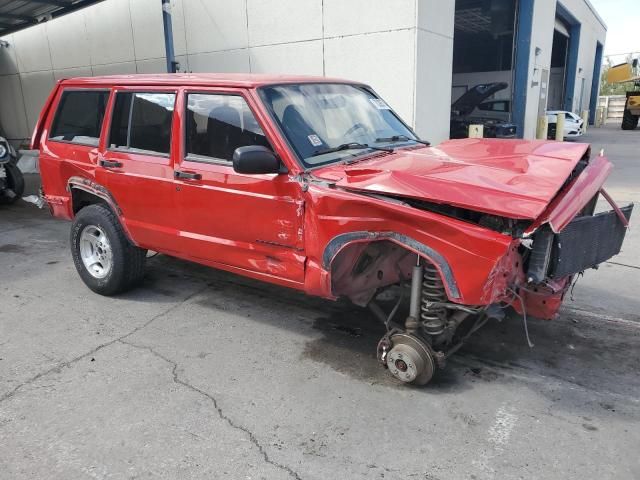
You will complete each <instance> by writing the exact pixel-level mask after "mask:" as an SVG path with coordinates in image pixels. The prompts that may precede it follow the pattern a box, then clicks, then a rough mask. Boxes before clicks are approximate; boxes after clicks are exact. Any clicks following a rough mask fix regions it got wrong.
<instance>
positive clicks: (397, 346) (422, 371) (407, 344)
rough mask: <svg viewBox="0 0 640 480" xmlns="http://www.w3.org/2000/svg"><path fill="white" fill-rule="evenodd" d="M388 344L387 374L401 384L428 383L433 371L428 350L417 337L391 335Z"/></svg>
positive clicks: (431, 359) (402, 334)
mask: <svg viewBox="0 0 640 480" xmlns="http://www.w3.org/2000/svg"><path fill="white" fill-rule="evenodd" d="M390 342H391V345H392V348H391V350H390V351H389V353H388V354H387V356H386V365H387V368H388V369H389V372H391V374H392V375H393V376H394V377H396V378H397V379H398V380H400V381H402V382H406V383H414V384H416V385H424V384H426V383H428V382H429V380H431V378H432V377H433V372H434V370H435V365H434V361H433V355H432V354H431V350H430V348H429V347H428V346H427V345H425V344H424V343H423V342H422V341H421V340H420V339H418V338H417V337H414V336H413V335H408V334H405V333H399V334H396V335H392V336H391V338H390Z"/></svg>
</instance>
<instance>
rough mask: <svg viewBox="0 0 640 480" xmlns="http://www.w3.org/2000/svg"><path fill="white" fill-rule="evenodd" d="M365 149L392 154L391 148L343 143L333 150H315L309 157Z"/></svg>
mask: <svg viewBox="0 0 640 480" xmlns="http://www.w3.org/2000/svg"><path fill="white" fill-rule="evenodd" d="M367 148H370V149H371V150H380V151H382V152H393V148H391V147H374V146H371V145H367V144H366V143H357V142H351V143H343V144H341V145H338V146H337V147H333V148H325V149H324V150H317V151H315V152H313V155H311V157H317V156H318V155H324V154H325V153H333V152H340V151H342V150H365V149H367Z"/></svg>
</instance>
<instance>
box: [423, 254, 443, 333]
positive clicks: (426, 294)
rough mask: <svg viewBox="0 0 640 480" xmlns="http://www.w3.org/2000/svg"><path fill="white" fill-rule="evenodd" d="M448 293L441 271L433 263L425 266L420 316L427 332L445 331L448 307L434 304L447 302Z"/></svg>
mask: <svg viewBox="0 0 640 480" xmlns="http://www.w3.org/2000/svg"><path fill="white" fill-rule="evenodd" d="M446 301H447V294H446V292H445V290H444V284H443V283H442V278H440V272H438V270H437V269H436V268H435V267H434V266H433V264H431V263H427V264H425V265H424V266H423V278H422V294H421V297H420V318H421V319H422V324H423V326H424V327H425V330H426V331H427V333H429V334H431V335H439V334H440V333H442V332H443V331H444V327H445V316H446V309H445V307H443V306H434V305H432V303H433V302H446Z"/></svg>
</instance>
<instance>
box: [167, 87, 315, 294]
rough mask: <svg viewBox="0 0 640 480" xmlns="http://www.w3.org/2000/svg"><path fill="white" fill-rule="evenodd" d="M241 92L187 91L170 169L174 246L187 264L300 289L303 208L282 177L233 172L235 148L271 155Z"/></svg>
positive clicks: (295, 189) (297, 192)
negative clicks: (175, 208)
mask: <svg viewBox="0 0 640 480" xmlns="http://www.w3.org/2000/svg"><path fill="white" fill-rule="evenodd" d="M250 101H251V100H250V99H249V98H248V97H246V96H244V95H243V92H242V91H234V90H227V91H219V90H214V89H208V90H197V91H196V90H187V91H185V92H184V96H183V97H182V98H181V102H180V103H179V106H178V107H177V108H180V111H181V113H182V115H181V117H182V123H183V125H182V132H183V135H184V137H183V138H184V140H183V141H182V142H181V146H182V153H181V155H180V158H179V159H178V161H179V163H176V167H175V176H176V178H175V182H176V183H175V185H176V190H177V192H176V198H177V201H178V204H179V218H180V222H181V233H180V234H181V238H182V240H183V248H184V249H185V251H186V252H187V254H188V256H189V257H190V258H192V259H194V260H196V261H198V260H199V261H203V260H204V261H205V262H208V263H212V264H217V265H220V266H222V267H224V266H227V267H229V268H230V269H232V270H239V271H245V272H254V273H255V274H258V275H266V276H269V277H272V278H274V280H276V279H280V280H281V281H284V282H285V283H287V282H295V283H301V282H303V281H304V261H305V257H304V253H303V250H302V238H303V235H302V225H303V224H302V220H303V210H304V209H303V204H302V200H301V195H302V192H301V188H300V184H299V183H298V182H296V181H294V180H293V179H292V178H290V177H289V175H288V174H286V173H282V174H266V175H246V174H239V173H236V172H235V171H234V170H233V166H232V158H233V152H234V150H235V149H236V148H238V147H240V146H245V145H263V146H266V147H269V148H271V146H270V142H269V141H268V139H267V138H266V136H265V134H264V133H263V129H262V128H261V127H260V125H259V123H258V121H257V120H256V117H255V116H254V114H253V111H252V109H251V107H250V106H249V103H248V102H250Z"/></svg>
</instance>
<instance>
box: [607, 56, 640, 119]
mask: <svg viewBox="0 0 640 480" xmlns="http://www.w3.org/2000/svg"><path fill="white" fill-rule="evenodd" d="M607 82H609V83H625V82H632V83H633V85H634V86H633V90H630V91H628V92H627V102H626V103H625V106H624V115H623V117H622V129H623V130H633V129H635V128H636V127H637V126H638V118H640V90H638V87H640V72H639V68H638V59H637V58H636V59H634V60H633V61H632V62H630V63H629V62H627V63H621V64H620V65H616V66H615V67H611V68H610V69H609V71H608V72H607Z"/></svg>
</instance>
